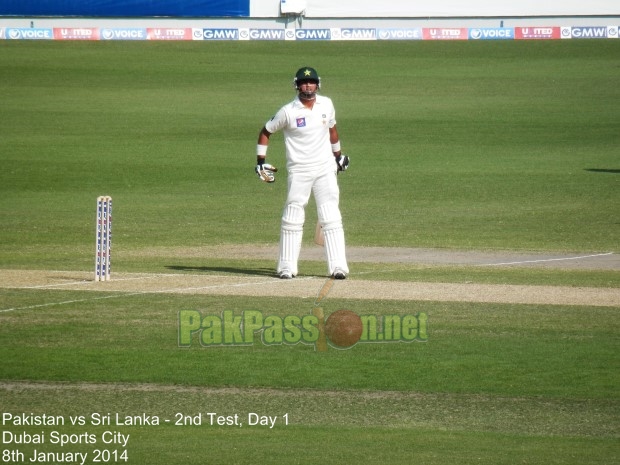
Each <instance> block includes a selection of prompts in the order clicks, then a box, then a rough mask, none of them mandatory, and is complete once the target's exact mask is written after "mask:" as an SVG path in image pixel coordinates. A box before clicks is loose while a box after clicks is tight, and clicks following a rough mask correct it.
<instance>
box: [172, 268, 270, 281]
mask: <svg viewBox="0 0 620 465" xmlns="http://www.w3.org/2000/svg"><path fill="white" fill-rule="evenodd" d="M166 268H167V269H169V270H175V271H192V272H200V273H228V274H242V275H250V276H271V277H274V278H275V276H276V273H275V271H274V270H273V269H270V268H255V269H248V268H232V267H228V266H185V265H168V266H166Z"/></svg>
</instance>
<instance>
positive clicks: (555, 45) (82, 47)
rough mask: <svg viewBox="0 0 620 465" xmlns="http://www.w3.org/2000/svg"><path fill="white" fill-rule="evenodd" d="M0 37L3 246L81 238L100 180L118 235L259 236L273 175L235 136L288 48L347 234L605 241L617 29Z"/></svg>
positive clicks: (244, 134) (273, 203)
mask: <svg viewBox="0 0 620 465" xmlns="http://www.w3.org/2000/svg"><path fill="white" fill-rule="evenodd" d="M360 46H361V47H363V50H364V53H362V54H361V55H358V54H357V53H355V51H357V50H358V49H359V47H360ZM0 47H1V48H0V50H1V52H2V53H0V65H1V66H0V78H1V79H0V89H1V90H2V93H3V95H4V98H3V104H2V106H1V108H0V116H1V117H2V121H3V125H2V138H1V139H0V153H1V155H0V161H1V163H2V166H3V169H2V171H1V172H0V189H1V192H2V197H1V199H0V202H1V203H0V207H1V208H0V221H1V223H2V225H3V228H2V232H1V237H0V239H1V240H0V258H1V259H2V262H5V261H6V260H11V261H15V260H16V258H15V257H16V256H18V255H19V254H16V253H15V252H16V251H20V252H22V251H24V249H25V248H27V247H26V246H28V247H29V248H27V250H25V252H26V253H28V252H33V254H32V255H28V256H27V258H26V261H27V262H28V263H30V262H32V261H33V260H36V258H37V256H36V254H37V253H38V252H37V251H42V253H41V254H40V258H44V257H45V255H46V253H45V250H46V249H47V248H49V247H61V249H60V250H61V251H62V250H63V249H62V248H63V247H68V248H69V250H71V251H72V252H75V251H79V252H84V251H86V250H89V249H90V248H91V242H92V229H93V224H92V223H93V210H94V205H93V204H94V199H95V198H96V196H97V195H100V194H108V193H109V194H111V195H113V197H114V200H115V216H116V219H117V222H116V224H115V239H116V243H117V244H118V245H119V247H120V246H121V244H122V246H123V247H128V248H132V249H135V248H148V247H149V246H153V245H201V244H218V243H233V244H234V243H255V242H257V241H258V242H262V243H274V242H275V241H277V236H278V230H279V217H280V214H281V208H282V203H283V198H284V195H285V181H284V176H280V179H279V182H276V184H274V185H273V186H266V185H262V184H260V183H258V182H256V181H257V180H256V179H255V176H254V174H253V167H254V161H255V155H254V152H255V149H254V147H255V143H256V137H257V133H258V130H259V129H260V127H261V126H262V124H263V123H264V122H265V121H266V120H267V119H268V118H269V117H270V116H271V115H272V114H273V113H274V112H275V111H276V110H277V109H278V108H279V106H280V105H281V104H283V103H284V102H286V101H288V99H290V98H292V97H293V95H294V91H293V88H292V85H291V76H292V74H293V73H294V71H295V69H296V68H297V67H298V66H300V65H302V64H305V63H310V64H312V65H313V66H316V67H317V68H318V69H319V71H320V72H321V74H322V77H323V89H324V93H325V94H326V95H330V96H331V97H332V98H333V99H334V101H335V103H336V106H337V112H338V113H337V116H338V120H339V129H340V132H341V137H342V142H343V148H344V149H345V151H346V152H348V154H349V155H350V156H351V158H352V160H353V161H352V165H351V169H350V171H348V172H347V173H345V175H344V176H342V179H341V181H340V184H341V189H342V210H343V214H344V218H345V223H346V227H347V238H348V241H349V243H350V244H352V245H398V246H425V247H426V246H430V247H448V248H484V249H489V248H494V249H532V250H570V251H612V250H616V248H617V245H618V242H617V237H618V220H619V216H618V215H619V213H618V211H619V208H618V207H619V206H620V202H619V195H618V176H617V175H618V169H620V168H619V166H618V156H619V152H618V147H619V146H620V133H619V131H618V127H619V125H620V110H619V109H618V105H617V101H618V100H619V97H620V95H619V94H620V90H618V89H620V78H619V77H618V73H617V72H616V69H617V66H618V64H619V62H620V59H619V58H618V57H619V56H620V53H619V49H620V44H619V43H617V41H581V42H579V41H573V42H570V43H567V42H510V43H506V42H503V43H497V42H493V43H489V42H485V43H483V42H475V43H472V42H467V43H459V44H445V43H394V42H392V43H383V42H378V43H370V44H364V45H360V44H359V43H354V44H341V43H317V44H290V43H249V44H240V43H217V44H211V43H210V44H204V43H188V44H168V43H107V42H105V43H104V42H100V43H87V44H85V43H47V42H46V43H42V42H26V41H25V42H11V41H4V42H2V43H1V44H0ZM269 160H270V161H271V162H273V163H274V164H276V165H280V166H282V165H283V163H284V155H283V148H282V142H281V136H280V137H278V136H275V137H274V142H273V143H272V147H271V149H270V154H269ZM313 215H315V213H314V211H313V208H310V209H309V211H308V219H309V223H310V222H311V220H312V218H313ZM307 236H308V235H307Z"/></svg>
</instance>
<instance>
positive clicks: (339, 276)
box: [332, 268, 347, 279]
mask: <svg viewBox="0 0 620 465" xmlns="http://www.w3.org/2000/svg"><path fill="white" fill-rule="evenodd" d="M332 277H333V278H334V279H347V274H346V273H345V272H344V271H342V270H341V269H339V268H336V270H334V272H333V273H332Z"/></svg>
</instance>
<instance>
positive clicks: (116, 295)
mask: <svg viewBox="0 0 620 465" xmlns="http://www.w3.org/2000/svg"><path fill="white" fill-rule="evenodd" d="M170 276H177V275H170ZM312 279H316V278H315V277H313V276H308V277H305V278H298V281H300V280H304V281H306V280H312ZM286 282H290V281H286V280H279V279H278V280H276V279H269V280H268V279H262V280H260V281H253V282H249V283H236V284H217V285H210V286H197V287H174V288H170V289H160V290H148V291H139V292H127V293H122V294H119V293H114V294H111V295H106V296H101V297H92V298H89V299H74V300H64V301H60V302H48V303H44V304H36V305H28V306H25V307H14V308H5V309H0V313H8V312H16V311H18V310H32V309H35V308H42V307H53V306H55V305H67V304H74V303H80V302H91V301H95V300H104V299H115V298H121V297H133V296H136V295H145V294H169V293H174V292H181V291H197V290H201V289H219V288H226V287H233V288H234V287H244V286H255V285H257V284H276V283H277V284H280V283H286ZM81 283H82V282H75V283H74V284H81ZM20 289H34V288H20ZM110 292H114V291H110Z"/></svg>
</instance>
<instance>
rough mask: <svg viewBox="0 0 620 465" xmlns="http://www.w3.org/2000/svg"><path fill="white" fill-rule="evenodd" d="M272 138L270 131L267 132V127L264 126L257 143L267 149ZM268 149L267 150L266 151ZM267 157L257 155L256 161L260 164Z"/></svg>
mask: <svg viewBox="0 0 620 465" xmlns="http://www.w3.org/2000/svg"><path fill="white" fill-rule="evenodd" d="M270 136H271V133H270V132H269V131H267V129H265V127H264V126H263V128H262V129H261V130H260V132H259V133H258V141H257V142H256V143H257V144H258V145H259V146H260V145H263V146H265V147H267V146H268V145H269V137H270ZM266 150H267V149H266V148H265V151H266ZM265 158H266V155H257V156H256V160H257V161H258V162H260V161H263V162H264V161H265Z"/></svg>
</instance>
